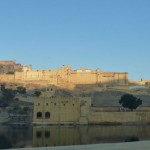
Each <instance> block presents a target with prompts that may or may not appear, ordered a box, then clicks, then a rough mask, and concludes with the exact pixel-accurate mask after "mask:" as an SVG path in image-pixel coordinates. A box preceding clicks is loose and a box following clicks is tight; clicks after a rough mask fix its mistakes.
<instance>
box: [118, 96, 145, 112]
mask: <svg viewBox="0 0 150 150" xmlns="http://www.w3.org/2000/svg"><path fill="white" fill-rule="evenodd" d="M119 103H120V104H121V105H122V106H123V107H125V108H129V109H130V110H131V111H133V109H136V108H137V107H138V106H140V105H141V104H142V100H141V99H140V98H137V97H135V96H133V95H132V94H124V95H122V96H121V99H120V100H119Z"/></svg>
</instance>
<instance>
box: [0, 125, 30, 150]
mask: <svg viewBox="0 0 150 150" xmlns="http://www.w3.org/2000/svg"><path fill="white" fill-rule="evenodd" d="M23 147H32V128H30V127H29V128H26V129H23V128H21V129H20V128H14V127H12V126H0V149H5V148H7V149H8V148H23Z"/></svg>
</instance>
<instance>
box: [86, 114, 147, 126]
mask: <svg viewBox="0 0 150 150" xmlns="http://www.w3.org/2000/svg"><path fill="white" fill-rule="evenodd" d="M88 121H89V124H107V123H109V124H111V123H115V124H118V123H121V124H129V123H150V112H92V111H91V112H90V114H89V116H88Z"/></svg>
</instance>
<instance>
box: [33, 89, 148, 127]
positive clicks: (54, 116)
mask: <svg viewBox="0 0 150 150" xmlns="http://www.w3.org/2000/svg"><path fill="white" fill-rule="evenodd" d="M54 92H55V89H53V88H52V87H50V88H47V89H46V90H45V92H43V94H42V95H41V97H39V98H36V99H35V100H34V115H33V124H111V123H112V124H128V123H131V124H132V123H145V124H146V123H150V107H139V108H138V109H137V110H136V111H134V112H133V111H127V112H126V111H122V110H120V108H119V107H93V106H92V104H91V98H90V97H54V96H53V95H54Z"/></svg>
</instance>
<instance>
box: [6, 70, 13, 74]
mask: <svg viewBox="0 0 150 150" xmlns="http://www.w3.org/2000/svg"><path fill="white" fill-rule="evenodd" d="M6 74H15V72H14V71H8V72H7V73H6Z"/></svg>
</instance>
